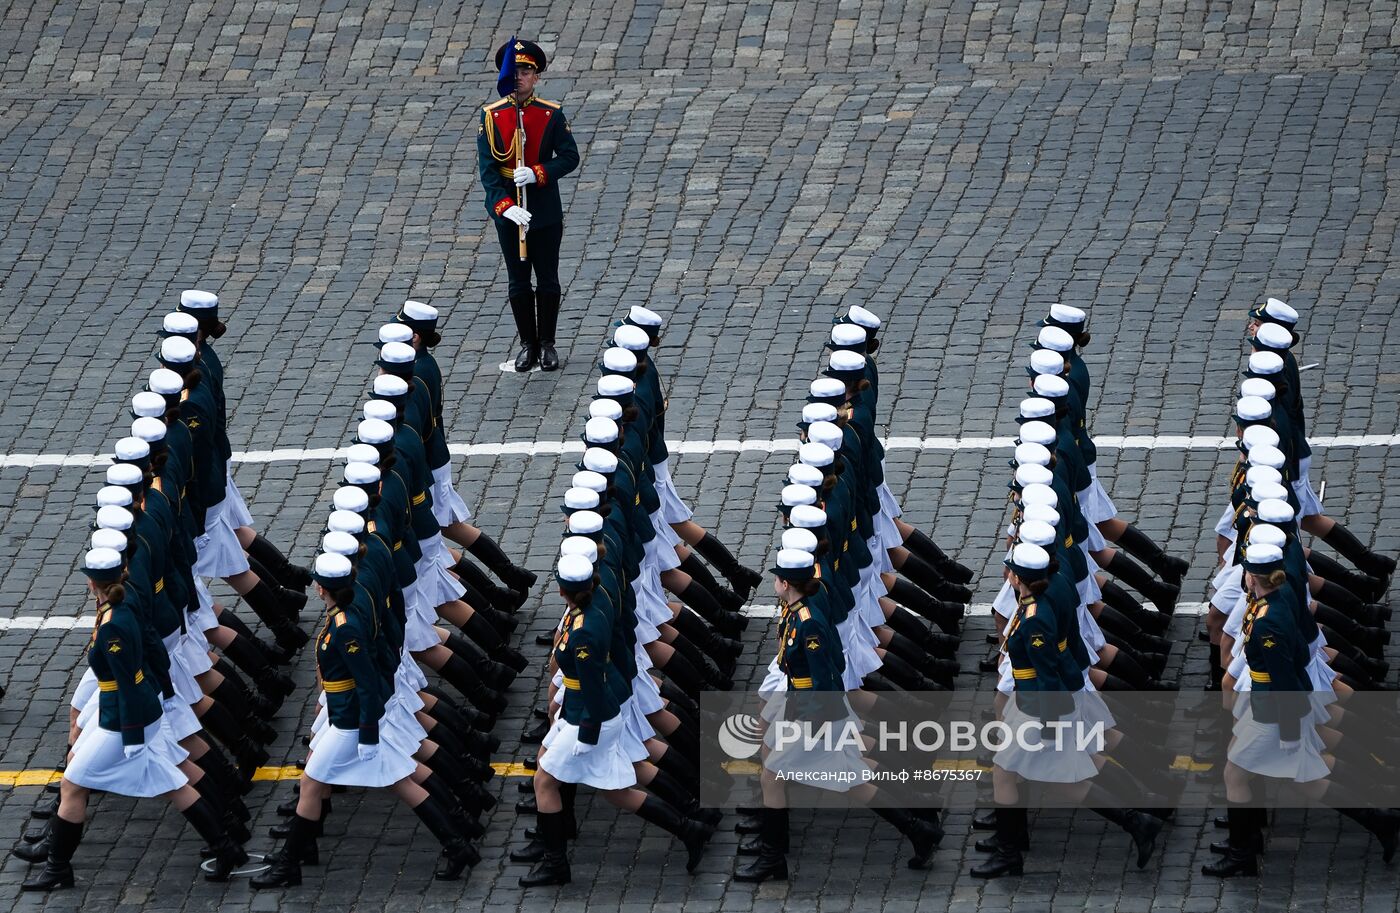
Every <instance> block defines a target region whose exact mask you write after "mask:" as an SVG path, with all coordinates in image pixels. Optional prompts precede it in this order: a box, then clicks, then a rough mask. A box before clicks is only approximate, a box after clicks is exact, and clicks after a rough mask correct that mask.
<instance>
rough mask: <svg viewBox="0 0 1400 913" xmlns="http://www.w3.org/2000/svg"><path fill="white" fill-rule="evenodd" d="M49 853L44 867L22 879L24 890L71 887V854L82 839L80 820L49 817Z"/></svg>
mask: <svg viewBox="0 0 1400 913" xmlns="http://www.w3.org/2000/svg"><path fill="white" fill-rule="evenodd" d="M48 839H49V854H48V859H47V860H46V861H45V863H44V867H43V868H42V869H40V870H39V871H37V872H35V873H34V874H32V875H30V876H29V877H28V878H26V879H25V880H24V884H23V885H22V886H21V889H22V890H25V891H52V890H54V889H55V888H71V887H73V865H72V862H73V854H74V853H75V852H77V850H78V844H79V843H81V842H82V839H83V825H82V822H81V821H80V822H77V823H74V822H72V821H68V820H66V819H64V818H63V817H62V816H60V815H54V816H53V817H52V818H50V819H49V838H48Z"/></svg>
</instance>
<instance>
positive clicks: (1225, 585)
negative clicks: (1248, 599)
mask: <svg viewBox="0 0 1400 913" xmlns="http://www.w3.org/2000/svg"><path fill="white" fill-rule="evenodd" d="M1210 585H1211V596H1210V604H1211V606H1213V607H1214V608H1215V610H1216V611H1217V612H1219V613H1220V614H1222V615H1227V616H1229V617H1228V618H1227V619H1226V620H1225V633H1227V634H1229V635H1230V636H1231V637H1234V638H1238V637H1239V636H1240V630H1241V628H1242V626H1243V624H1244V608H1243V607H1244V604H1245V598H1244V568H1243V567H1242V566H1240V565H1238V564H1227V565H1225V566H1224V567H1222V568H1221V569H1220V570H1218V571H1216V573H1215V577H1214V578H1212V579H1211V582H1210Z"/></svg>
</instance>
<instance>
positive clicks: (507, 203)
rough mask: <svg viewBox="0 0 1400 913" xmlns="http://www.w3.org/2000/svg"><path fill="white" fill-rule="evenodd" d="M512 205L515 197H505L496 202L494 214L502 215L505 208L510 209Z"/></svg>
mask: <svg viewBox="0 0 1400 913" xmlns="http://www.w3.org/2000/svg"><path fill="white" fill-rule="evenodd" d="M514 205H515V199H514V198H513V197H506V198H505V199H504V200H501V201H500V202H499V203H497V204H496V215H498V216H499V215H502V214H503V213H505V211H506V210H507V209H510V208H511V207H512V206H514Z"/></svg>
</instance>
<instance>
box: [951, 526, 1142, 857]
mask: <svg viewBox="0 0 1400 913" xmlns="http://www.w3.org/2000/svg"><path fill="white" fill-rule="evenodd" d="M1051 564H1052V559H1051V557H1050V554H1049V552H1047V551H1046V550H1045V549H1044V548H1041V547H1040V546H1038V545H1032V544H1031V543H1029V542H1021V543H1018V544H1017V545H1016V546H1015V548H1013V549H1012V551H1011V555H1010V556H1009V557H1008V558H1007V559H1006V566H1007V570H1008V571H1009V572H1010V573H1009V579H1010V580H1011V584H1012V586H1013V587H1014V588H1015V590H1016V593H1017V596H1018V599H1017V605H1016V612H1015V614H1013V615H1012V616H1011V620H1010V621H1009V622H1008V623H1007V626H1006V633H1005V635H1004V637H1005V649H1006V655H1007V658H1008V659H1009V661H1010V667H1011V676H1012V682H1013V685H1014V698H1013V700H1012V701H1011V703H1010V704H1009V705H1008V706H1007V708H1006V710H1005V712H1004V722H1005V723H1006V724H1007V725H1008V726H1009V727H1011V729H1012V730H1013V731H1016V730H1018V729H1021V727H1022V726H1023V725H1025V724H1028V723H1032V724H1033V723H1034V722H1035V721H1036V720H1041V721H1055V720H1068V721H1081V720H1085V719H1086V718H1087V717H1086V711H1085V710H1083V709H1082V706H1081V702H1080V701H1079V700H1078V698H1077V695H1078V693H1079V692H1081V691H1082V690H1083V688H1084V676H1083V670H1082V669H1080V668H1078V663H1077V661H1076V660H1074V659H1073V656H1072V654H1071V653H1070V652H1069V649H1068V638H1069V637H1070V636H1073V634H1074V632H1073V631H1062V630H1061V629H1060V627H1059V626H1058V624H1057V619H1058V618H1059V617H1064V616H1066V615H1067V612H1065V610H1064V609H1063V608H1061V609H1059V610H1058V611H1057V610H1056V609H1055V608H1053V607H1046V608H1045V609H1042V608H1041V606H1040V605H1039V600H1040V598H1041V597H1042V596H1043V595H1044V594H1045V593H1046V592H1048V591H1049V589H1050V584H1051V575H1052V574H1053V573H1056V572H1057V569H1056V568H1052V567H1051ZM1062 645H1063V646H1064V649H1061V647H1062ZM1063 732H1064V730H1061V733H1062V734H1063ZM1098 765H1099V759H1097V758H1096V757H1095V755H1094V754H1093V753H1092V752H1091V751H1089V750H1087V749H1081V748H1079V747H1078V746H1077V745H1066V744H1063V743H1062V742H1056V743H1055V744H1054V745H1053V746H1052V745H1047V744H1046V743H1043V742H1042V744H1041V746H1040V747H1039V748H1038V749H1030V748H1028V747H1026V745H1024V744H1023V743H1022V741H1021V740H1019V739H1018V740H1013V741H1012V743H1011V744H1010V745H1009V746H1007V747H1006V748H1003V749H1001V750H1000V751H998V752H997V753H996V755H995V759H994V766H993V770H992V784H993V796H994V799H995V801H996V814H995V817H996V825H997V828H996V836H995V838H993V839H992V840H988V841H982V842H981V844H979V846H978V848H979V849H984V850H990V851H991V852H992V857H991V859H989V860H987V861H986V862H984V863H982V864H981V865H978V866H975V867H974V868H973V869H972V875H973V877H974V878H999V877H1001V876H1002V875H1019V874H1020V873H1021V868H1022V851H1023V849H1024V848H1025V847H1026V846H1028V845H1029V840H1030V837H1029V825H1028V815H1027V811H1026V809H1025V808H1023V807H1022V808H1018V807H1016V806H1017V805H1018V804H1019V803H1020V802H1021V801H1022V799H1021V795H1020V792H1021V786H1020V784H1021V783H1022V782H1024V781H1032V782H1036V783H1044V784H1053V786H1054V788H1057V789H1059V790H1062V791H1064V792H1065V793H1066V794H1068V795H1070V796H1075V797H1078V798H1081V799H1082V798H1084V797H1086V796H1088V797H1090V798H1094V797H1095V795H1096V794H1098V795H1100V796H1104V797H1105V801H1102V802H1101V803H1100V806H1101V807H1098V808H1094V809H1093V811H1094V812H1095V814H1098V815H1101V816H1102V817H1104V818H1107V819H1108V820H1109V821H1112V822H1113V823H1115V824H1117V825H1118V826H1119V827H1121V828H1123V830H1125V831H1126V832H1127V833H1128V834H1129V835H1130V836H1131V837H1132V838H1133V842H1134V844H1135V846H1136V849H1137V866H1138V868H1142V867H1143V866H1144V865H1146V864H1147V860H1148V858H1149V857H1150V855H1151V853H1152V850H1153V848H1154V847H1155V845H1156V838H1157V833H1158V832H1159V831H1160V830H1161V828H1162V822H1161V820H1159V819H1157V818H1154V817H1152V816H1151V815H1146V814H1143V813H1141V812H1138V811H1133V810H1125V809H1120V808H1115V807H1111V806H1112V801H1111V799H1108V798H1107V797H1106V794H1105V793H1104V791H1103V790H1102V789H1101V788H1100V787H1097V786H1095V785H1094V783H1093V778H1094V777H1095V776H1096V775H1097V774H1098V770H1099V767H1098Z"/></svg>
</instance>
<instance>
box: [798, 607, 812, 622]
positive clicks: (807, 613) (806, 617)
mask: <svg viewBox="0 0 1400 913" xmlns="http://www.w3.org/2000/svg"><path fill="white" fill-rule="evenodd" d="M797 617H798V618H800V619H802V620H803V621H811V620H812V610H811V609H809V608H807V607H806V606H803V607H802V608H800V609H798V610H797Z"/></svg>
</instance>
